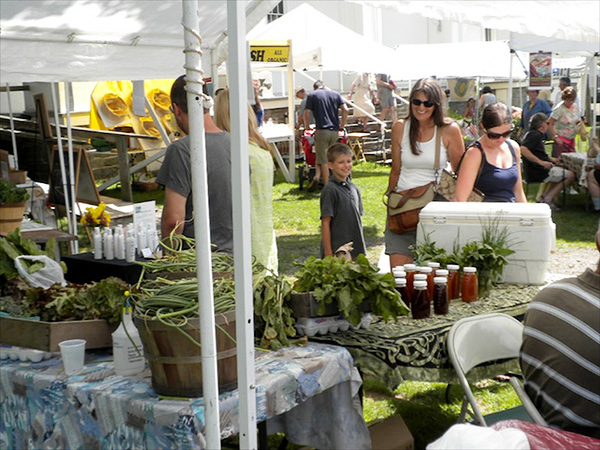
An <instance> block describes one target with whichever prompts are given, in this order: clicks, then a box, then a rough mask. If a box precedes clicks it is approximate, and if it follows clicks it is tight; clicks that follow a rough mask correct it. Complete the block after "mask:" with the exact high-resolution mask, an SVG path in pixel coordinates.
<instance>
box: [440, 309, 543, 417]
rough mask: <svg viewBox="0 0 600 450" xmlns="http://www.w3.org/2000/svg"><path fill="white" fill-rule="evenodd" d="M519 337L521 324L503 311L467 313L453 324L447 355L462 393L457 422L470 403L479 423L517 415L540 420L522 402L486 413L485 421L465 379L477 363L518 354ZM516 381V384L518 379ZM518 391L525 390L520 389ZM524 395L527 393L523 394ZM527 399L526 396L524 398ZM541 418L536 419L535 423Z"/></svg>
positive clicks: (464, 413) (520, 335) (449, 335)
mask: <svg viewBox="0 0 600 450" xmlns="http://www.w3.org/2000/svg"><path fill="white" fill-rule="evenodd" d="M522 341H523V325H522V324H521V323H520V322H519V321H518V320H516V319H515V318H513V317H511V316H508V315H506V314H500V313H492V314H485V315H481V316H474V317H467V318H465V319H461V320H459V321H458V322H456V323H455V324H454V325H453V326H452V328H451V329H450V332H449V333H448V339H447V346H448V355H449V356H450V362H451V363H452V366H453V367H454V370H455V371H456V375H457V376H458V379H459V380H460V384H461V386H462V388H463V391H464V393H465V398H464V399H463V404H462V408H461V413H460V416H459V419H458V420H459V422H463V421H464V420H465V416H466V414H467V412H469V411H468V410H469V405H470V406H471V409H472V413H471V412H469V413H470V414H471V415H472V416H473V418H474V420H476V421H477V422H478V423H479V424H480V425H482V426H488V423H489V424H492V423H494V422H497V421H499V420H504V419H516V418H518V419H521V420H527V421H529V422H533V421H534V419H541V421H542V422H543V419H542V418H541V416H540V415H539V413H538V414H537V416H538V417H537V418H532V417H531V416H530V415H529V414H527V411H526V408H525V407H523V406H518V407H516V408H511V409H508V410H505V411H501V412H499V413H494V414H490V415H489V416H486V417H488V420H487V421H486V420H485V418H484V417H483V415H482V414H481V411H480V410H479V406H478V405H477V401H476V400H475V396H474V395H473V392H472V391H471V387H470V385H469V382H468V381H467V377H466V374H467V373H468V372H469V371H470V370H471V369H473V368H474V367H475V366H478V365H479V364H483V363H486V362H492V361H498V360H506V359H513V358H518V357H519V350H520V348H521V343H522ZM515 381H516V382H517V384H518V380H515ZM513 387H514V384H513ZM519 387H520V385H519ZM521 391H522V393H523V394H525V392H524V391H523V390H522V389H521ZM517 394H518V392H517ZM525 397H527V396H526V394H525ZM527 400H529V399H528V398H527ZM529 403H530V406H531V407H532V408H533V410H535V407H533V403H531V401H530V402H529ZM536 413H537V411H536ZM490 419H491V420H490ZM542 422H538V421H537V420H536V423H542ZM542 424H544V423H542Z"/></svg>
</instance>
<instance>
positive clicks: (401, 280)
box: [394, 278, 406, 287]
mask: <svg viewBox="0 0 600 450" xmlns="http://www.w3.org/2000/svg"><path fill="white" fill-rule="evenodd" d="M394 281H395V282H396V286H398V287H403V286H406V278H395V279H394Z"/></svg>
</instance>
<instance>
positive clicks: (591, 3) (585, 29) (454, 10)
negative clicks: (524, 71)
mask: <svg viewBox="0 0 600 450" xmlns="http://www.w3.org/2000/svg"><path fill="white" fill-rule="evenodd" d="M355 3H360V4H363V5H365V6H371V7H380V8H389V9H393V10H396V11H398V12H399V13H401V14H409V15H410V14H418V15H420V16H423V17H428V18H431V19H436V20H448V21H452V22H458V23H465V24H471V25H481V26H484V27H486V28H491V29H495V30H507V31H511V32H513V33H519V34H525V35H527V34H528V35H532V36H536V37H538V38H539V37H545V38H552V40H553V41H556V40H561V41H568V42H569V41H570V42H578V43H587V44H591V46H592V47H587V46H586V48H584V50H586V49H588V50H590V51H592V52H597V51H598V37H599V34H600V2H598V1H597V0H582V1H580V0H570V1H568V2H558V1H547V0H524V1H519V2H515V1H507V0H496V1H493V2H491V1H485V0H474V1H456V0H453V1H446V2H440V1H431V0H419V1H414V0H413V1H378V0H370V1H355ZM513 48H515V47H513ZM516 49H518V50H524V51H529V50H528V49H526V48H516ZM538 50H543V49H540V48H536V49H535V50H533V51H538ZM571 50H576V49H569V48H567V49H566V50H559V49H555V50H552V51H555V52H559V51H571ZM548 51H550V50H548Z"/></svg>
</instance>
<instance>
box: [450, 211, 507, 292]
mask: <svg viewBox="0 0 600 450" xmlns="http://www.w3.org/2000/svg"><path fill="white" fill-rule="evenodd" d="M508 235H509V233H508V228H507V227H505V226H503V227H501V226H500V217H497V218H495V219H490V220H489V222H488V223H487V224H486V223H482V224H481V241H471V242H469V243H467V244H466V245H465V246H464V247H463V248H462V250H461V252H460V262H461V265H462V266H463V267H466V266H471V267H476V268H477V272H478V276H477V278H478V281H479V298H483V297H487V296H488V295H489V293H490V291H491V290H492V288H493V286H494V284H495V283H496V282H497V281H498V280H499V279H500V277H501V276H502V272H503V271H504V267H506V265H507V264H508V259H507V257H508V256H510V255H512V254H513V253H514V250H512V249H511V248H510V247H511V243H510V242H509V238H508Z"/></svg>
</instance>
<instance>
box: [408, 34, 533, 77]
mask: <svg viewBox="0 0 600 450" xmlns="http://www.w3.org/2000/svg"><path fill="white" fill-rule="evenodd" d="M396 52H397V54H398V57H399V58H400V59H401V60H402V61H419V64H415V65H416V66H418V67H417V68H416V69H418V70H419V71H420V72H419V77H418V78H421V77H425V76H431V75H435V76H437V77H444V78H450V77H494V78H510V77H511V75H512V77H513V78H515V79H520V78H525V76H526V75H525V73H524V72H523V69H522V68H521V67H520V66H517V65H513V67H512V74H511V69H510V67H511V65H510V58H511V57H512V56H511V51H510V46H509V44H508V42H507V41H492V42H454V43H449V44H411V45H399V46H398V47H396Z"/></svg>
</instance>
